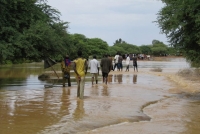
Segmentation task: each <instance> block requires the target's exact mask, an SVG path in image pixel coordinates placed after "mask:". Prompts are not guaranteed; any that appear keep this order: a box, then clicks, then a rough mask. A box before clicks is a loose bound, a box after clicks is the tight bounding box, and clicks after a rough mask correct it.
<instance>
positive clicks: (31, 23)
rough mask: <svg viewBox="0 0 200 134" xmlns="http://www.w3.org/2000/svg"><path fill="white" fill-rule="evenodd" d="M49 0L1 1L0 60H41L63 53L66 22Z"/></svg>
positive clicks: (16, 61) (2, 61)
mask: <svg viewBox="0 0 200 134" xmlns="http://www.w3.org/2000/svg"><path fill="white" fill-rule="evenodd" d="M45 2H46V0H13V1H10V0H9V1H5V0H2V1H0V18H1V19H0V59H1V61H0V62H1V63H6V61H11V62H12V63H21V62H25V61H27V60H28V61H41V60H42V59H44V58H45V57H53V58H56V57H57V56H58V55H61V54H62V52H63V51H61V50H63V48H64V45H65V44H66V42H65V41H66V38H67V35H68V34H67V32H66V29H67V28H68V23H67V22H61V21H60V18H59V16H60V13H59V11H57V10H56V9H53V8H52V7H51V6H49V5H47V4H46V3H45Z"/></svg>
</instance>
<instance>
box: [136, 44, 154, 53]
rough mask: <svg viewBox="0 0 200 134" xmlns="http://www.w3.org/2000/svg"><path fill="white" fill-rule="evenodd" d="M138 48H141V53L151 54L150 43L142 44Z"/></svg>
mask: <svg viewBox="0 0 200 134" xmlns="http://www.w3.org/2000/svg"><path fill="white" fill-rule="evenodd" d="M139 48H140V50H141V53H143V54H146V55H147V54H151V47H150V45H142V46H140V47H139Z"/></svg>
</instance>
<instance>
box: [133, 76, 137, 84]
mask: <svg viewBox="0 0 200 134" xmlns="http://www.w3.org/2000/svg"><path fill="white" fill-rule="evenodd" d="M136 83H137V75H136V74H134V75H133V84H136Z"/></svg>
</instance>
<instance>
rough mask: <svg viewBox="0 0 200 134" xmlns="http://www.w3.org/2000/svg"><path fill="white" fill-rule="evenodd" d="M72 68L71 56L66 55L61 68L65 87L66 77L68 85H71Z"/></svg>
mask: <svg viewBox="0 0 200 134" xmlns="http://www.w3.org/2000/svg"><path fill="white" fill-rule="evenodd" d="M70 69H71V61H70V59H69V56H68V55H66V56H65V58H64V60H63V61H62V62H61V70H62V76H63V87H65V83H66V79H67V80H68V86H69V87H71V80H70Z"/></svg>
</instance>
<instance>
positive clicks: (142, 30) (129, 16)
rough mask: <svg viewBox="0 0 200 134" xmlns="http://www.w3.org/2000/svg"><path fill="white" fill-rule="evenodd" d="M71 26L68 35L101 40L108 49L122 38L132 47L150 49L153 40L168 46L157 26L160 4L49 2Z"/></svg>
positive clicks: (140, 0)
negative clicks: (106, 44)
mask: <svg viewBox="0 0 200 134" xmlns="http://www.w3.org/2000/svg"><path fill="white" fill-rule="evenodd" d="M48 4H49V5H50V6H52V7H53V8H56V9H57V10H59V11H60V12H61V20H63V21H67V22H69V29H68V32H69V33H71V34H74V33H79V34H83V35H85V36H86V37H87V38H101V39H102V40H104V41H106V42H107V43H108V45H110V46H112V45H113V43H114V42H115V41H116V40H117V39H119V38H121V39H122V40H123V41H126V42H127V43H130V44H133V45H137V46H140V45H149V44H151V43H152V40H153V39H156V40H159V41H162V42H164V43H165V44H168V43H167V38H166V36H165V35H164V34H161V33H160V29H159V27H158V25H157V24H156V23H153V21H156V18H157V15H156V14H157V13H158V11H159V10H160V9H161V8H162V7H163V5H164V4H163V3H162V2H161V1H160V0H48Z"/></svg>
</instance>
